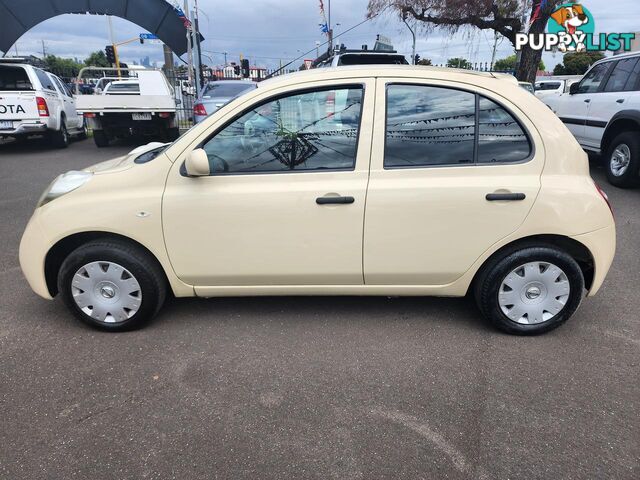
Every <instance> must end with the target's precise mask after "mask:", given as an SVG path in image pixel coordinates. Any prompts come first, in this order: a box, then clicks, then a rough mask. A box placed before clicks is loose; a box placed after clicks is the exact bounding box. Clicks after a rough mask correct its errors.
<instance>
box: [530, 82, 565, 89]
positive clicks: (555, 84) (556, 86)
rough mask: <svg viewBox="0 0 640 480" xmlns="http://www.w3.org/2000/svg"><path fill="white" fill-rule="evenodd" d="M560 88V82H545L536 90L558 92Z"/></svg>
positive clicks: (539, 84) (537, 86)
mask: <svg viewBox="0 0 640 480" xmlns="http://www.w3.org/2000/svg"><path fill="white" fill-rule="evenodd" d="M559 88H560V82H544V83H538V84H537V85H536V90H557V89H559Z"/></svg>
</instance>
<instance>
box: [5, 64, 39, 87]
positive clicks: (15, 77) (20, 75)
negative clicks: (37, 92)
mask: <svg viewBox="0 0 640 480" xmlns="http://www.w3.org/2000/svg"><path fill="white" fill-rule="evenodd" d="M0 90H4V91H5V92H7V91H8V92H16V91H24V90H33V85H31V81H30V80H29V76H28V75H27V71H26V70H25V69H24V68H22V67H14V66H8V65H0Z"/></svg>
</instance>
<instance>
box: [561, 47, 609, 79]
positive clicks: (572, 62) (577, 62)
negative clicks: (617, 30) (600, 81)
mask: <svg viewBox="0 0 640 480" xmlns="http://www.w3.org/2000/svg"><path fill="white" fill-rule="evenodd" d="M603 58H604V54H602V53H601V52H580V53H577V52H573V53H567V54H566V55H565V56H564V58H563V59H562V63H559V64H558V65H556V66H555V68H554V69H553V74H554V75H584V74H585V73H586V72H587V70H589V67H590V66H591V65H593V64H594V63H595V62H597V61H598V60H601V59H603Z"/></svg>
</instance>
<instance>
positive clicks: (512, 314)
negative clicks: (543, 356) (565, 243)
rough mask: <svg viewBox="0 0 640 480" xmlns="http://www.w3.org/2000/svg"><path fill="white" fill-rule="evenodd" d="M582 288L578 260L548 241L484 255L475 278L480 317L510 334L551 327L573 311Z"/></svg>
mask: <svg viewBox="0 0 640 480" xmlns="http://www.w3.org/2000/svg"><path fill="white" fill-rule="evenodd" d="M583 294H584V278H583V275H582V271H581V270H580V266H579V265H578V264H577V263H576V261H575V260H574V259H573V258H572V257H571V256H569V255H568V254H567V253H565V252H563V251H562V250H559V249H557V248H555V247H553V246H545V245H543V246H531V247H524V248H522V249H520V250H516V251H511V252H506V253H505V254H504V255H503V256H501V257H497V258H495V259H492V260H490V261H489V263H488V264H487V265H486V266H485V267H484V268H483V271H482V273H481V274H480V276H479V277H478V279H477V281H476V284H475V297H476V302H477V304H478V307H479V309H480V311H481V312H482V315H483V317H484V318H485V319H486V320H488V321H489V322H490V323H491V324H493V325H494V326H495V327H496V328H499V329H500V330H502V331H504V332H506V333H510V334H514V335H538V334H541V333H545V332H548V331H550V330H553V329H555V328H557V327H559V326H560V325H562V324H563V323H564V322H566V321H567V320H568V319H569V318H570V317H571V315H573V313H574V312H575V311H576V309H577V308H578V306H579V305H580V302H581V301H582V297H583Z"/></svg>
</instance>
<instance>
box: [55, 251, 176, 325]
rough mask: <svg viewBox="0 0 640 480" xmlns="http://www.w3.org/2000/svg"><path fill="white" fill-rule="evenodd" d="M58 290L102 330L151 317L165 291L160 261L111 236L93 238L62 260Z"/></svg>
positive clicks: (75, 310)
mask: <svg viewBox="0 0 640 480" xmlns="http://www.w3.org/2000/svg"><path fill="white" fill-rule="evenodd" d="M58 289H59V291H60V293H61V295H62V298H63V300H64V302H65V304H66V305H67V307H68V308H69V309H70V310H71V311H72V312H73V313H74V314H75V315H76V316H77V317H78V318H79V319H80V320H82V321H83V322H85V323H87V324H89V325H91V326H92V327H96V328H99V329H101V330H108V331H122V330H131V329H134V328H138V327H140V326H142V325H143V324H144V323H145V322H147V321H148V320H150V319H151V318H153V317H154V316H155V315H156V314H157V312H158V311H159V310H160V307H161V306H162V304H163V302H164V299H165V296H166V281H165V277H164V275H163V272H162V270H161V268H160V266H159V265H158V264H157V262H156V261H155V259H153V258H151V257H150V256H149V255H148V254H147V253H146V252H144V251H143V250H142V249H140V248H137V247H135V246H133V245H130V244H128V243H125V242H121V241H117V240H97V241H92V242H89V243H87V244H85V245H83V246H81V247H79V248H77V249H76V250H74V251H73V252H72V253H71V254H70V255H69V256H68V257H67V258H66V259H65V260H64V262H63V263H62V266H61V267H60V271H59V273H58Z"/></svg>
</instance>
